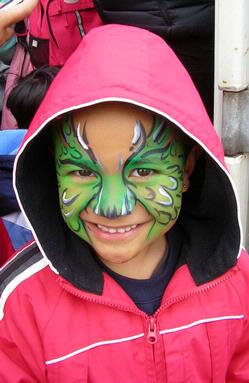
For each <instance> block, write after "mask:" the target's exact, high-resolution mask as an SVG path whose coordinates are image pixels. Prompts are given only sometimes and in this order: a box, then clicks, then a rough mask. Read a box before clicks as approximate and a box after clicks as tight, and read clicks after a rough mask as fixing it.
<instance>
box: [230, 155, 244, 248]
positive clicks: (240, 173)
mask: <svg viewBox="0 0 249 383" xmlns="http://www.w3.org/2000/svg"><path fill="white" fill-rule="evenodd" d="M226 164H227V167H228V169H229V171H230V174H231V176H232V179H233V181H234V184H235V188H236V191H237V195H238V199H239V205H240V216H241V224H242V230H243V244H244V246H246V247H247V249H248V248H249V217H248V211H249V209H248V203H249V198H248V192H249V154H240V155H238V156H234V157H226Z"/></svg>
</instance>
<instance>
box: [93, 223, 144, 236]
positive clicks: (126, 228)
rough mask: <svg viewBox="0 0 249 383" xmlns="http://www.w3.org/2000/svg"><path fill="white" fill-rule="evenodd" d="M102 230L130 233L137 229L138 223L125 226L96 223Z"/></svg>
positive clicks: (111, 232)
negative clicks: (108, 225)
mask: <svg viewBox="0 0 249 383" xmlns="http://www.w3.org/2000/svg"><path fill="white" fill-rule="evenodd" d="M96 226H97V227H98V228H99V229H100V230H102V231H104V232H105V233H110V234H115V233H121V234H123V233H128V232H129V231H131V230H133V229H136V227H137V225H131V226H124V227H107V226H103V225H99V224H97V225H96Z"/></svg>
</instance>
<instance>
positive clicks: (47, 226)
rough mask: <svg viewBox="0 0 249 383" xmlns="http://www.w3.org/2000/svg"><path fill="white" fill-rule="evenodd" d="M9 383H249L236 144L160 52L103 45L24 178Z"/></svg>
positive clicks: (79, 67)
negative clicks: (227, 158) (226, 141)
mask: <svg viewBox="0 0 249 383" xmlns="http://www.w3.org/2000/svg"><path fill="white" fill-rule="evenodd" d="M15 177H16V179H15V187H16V191H17V195H18V199H19V201H20V204H21V206H22V208H23V210H24V211H25V214H26V215H27V217H28V220H29V222H30V225H31V227H32V231H33V234H34V236H35V238H36V242H34V243H32V244H31V245H30V246H27V247H26V248H25V249H23V250H22V251H21V252H19V253H18V254H16V256H15V257H14V258H13V259H12V260H11V261H10V262H9V263H8V265H7V266H6V267H5V268H3V269H2V271H1V291H2V297H1V307H2V317H1V321H0V334H1V339H0V360H1V366H0V377H1V379H2V381H4V382H11V383H15V382H20V381H23V382H56V383H58V382H72V383H73V382H80V381H81V382H120V383H121V382H122V383H127V382H134V383H140V382H141V383H142V382H143V383H144V382H172V383H173V382H174V383H175V382H211V381H212V382H216V383H221V382H248V381H249V362H248V361H249V348H248V342H249V328H248V311H249V307H248V306H249V302H248V298H247V296H248V288H249V278H248V273H249V266H248V256H247V254H246V252H245V250H243V249H242V248H241V233H240V227H239V222H238V210H237V202H236V197H235V193H234V190H233V186H232V183H231V179H230V176H229V174H228V172H227V170H226V168H225V165H224V157H223V150H222V146H221V143H220V141H219V139H218V137H217V135H216V133H215V130H214V129H213V127H212V125H211V123H210V120H209V118H208V117H207V114H206V111H205V109H204V107H203V105H202V103H201V100H200V97H199V96H198V94H197V92H196V90H195V88H194V86H193V84H192V81H191V79H190V77H189V76H188V74H187V72H186V71H185V69H184V68H183V66H182V65H181V64H180V62H179V61H178V59H177V58H176V56H175V55H174V53H173V52H172V51H171V49H170V48H169V47H168V46H167V45H166V44H165V42H164V41H163V40H162V39H161V38H160V37H158V36H156V35H154V34H152V33H151V32H148V31H145V30H143V29H138V28H135V27H128V26H120V25H108V26H105V27H99V28H96V29H95V30H93V31H91V32H90V33H89V34H88V35H87V36H86V38H85V39H84V40H83V42H82V44H80V46H79V47H78V49H77V50H76V52H75V53H74V54H73V55H72V56H71V58H70V59H69V61H68V62H67V63H66V64H65V66H64V67H63V69H62V70H61V71H60V72H59V74H58V75H57V76H56V78H55V80H54V82H53V83H52V85H51V87H50V89H49V91H48V93H47V95H46V97H45V99H44V101H43V103H42V104H41V107H40V108H39V110H38V112H37V114H36V117H35V118H34V120H33V122H32V124H31V127H30V129H29V132H28V135H27V137H26V140H25V142H24V143H23V146H22V148H21V149H20V151H19V154H18V157H17V160H16V166H15Z"/></svg>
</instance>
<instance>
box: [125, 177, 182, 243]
mask: <svg viewBox="0 0 249 383" xmlns="http://www.w3.org/2000/svg"><path fill="white" fill-rule="evenodd" d="M131 189H132V190H133V192H134V193H135V195H136V199H137V201H139V202H140V203H141V204H142V205H143V206H144V208H145V209H146V210H147V212H148V213H149V214H150V215H151V216H152V217H153V218H154V220H155V222H154V225H153V226H152V228H151V230H150V233H149V235H148V237H149V239H151V238H152V237H158V236H160V234H162V233H166V232H167V231H168V230H169V228H171V226H172V224H173V223H174V222H175V220H176V219H177V217H178V215H179V213H180V209H181V200H182V192H181V189H182V181H181V177H179V178H177V177H173V176H163V175H161V176H158V177H154V178H153V180H152V181H150V182H147V183H143V184H141V185H139V184H136V187H134V188H133V187H131Z"/></svg>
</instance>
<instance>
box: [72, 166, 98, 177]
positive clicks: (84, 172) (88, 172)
mask: <svg viewBox="0 0 249 383" xmlns="http://www.w3.org/2000/svg"><path fill="white" fill-rule="evenodd" d="M72 175H73V176H76V177H81V178H82V177H95V176H96V174H95V173H94V172H92V171H91V170H90V169H87V168H86V169H81V170H76V171H74V172H72Z"/></svg>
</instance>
